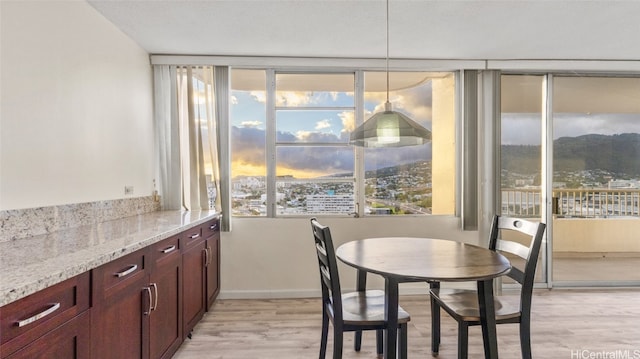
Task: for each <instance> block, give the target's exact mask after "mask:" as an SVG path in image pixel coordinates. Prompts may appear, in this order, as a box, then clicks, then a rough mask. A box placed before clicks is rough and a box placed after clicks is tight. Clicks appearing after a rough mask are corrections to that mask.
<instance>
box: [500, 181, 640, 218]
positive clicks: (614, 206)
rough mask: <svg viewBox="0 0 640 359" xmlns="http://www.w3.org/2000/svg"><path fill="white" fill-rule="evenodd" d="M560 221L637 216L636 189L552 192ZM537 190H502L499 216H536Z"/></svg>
mask: <svg viewBox="0 0 640 359" xmlns="http://www.w3.org/2000/svg"><path fill="white" fill-rule="evenodd" d="M553 197H554V200H555V201H557V202H556V203H557V204H556V207H557V208H556V212H557V213H556V214H557V216H558V217H560V218H621V217H640V213H639V211H638V209H639V207H640V189H636V188H634V189H630V188H626V189H582V188H580V189H568V188H565V189H554V190H553ZM541 198H542V194H541V192H540V189H536V188H533V189H527V188H503V189H502V214H504V215H509V216H517V217H529V218H535V217H540V213H541V212H540V211H541V203H542V199H541Z"/></svg>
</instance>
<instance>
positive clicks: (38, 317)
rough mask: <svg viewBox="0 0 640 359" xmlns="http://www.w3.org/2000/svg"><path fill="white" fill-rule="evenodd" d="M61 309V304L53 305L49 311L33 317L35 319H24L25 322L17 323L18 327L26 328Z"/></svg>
mask: <svg viewBox="0 0 640 359" xmlns="http://www.w3.org/2000/svg"><path fill="white" fill-rule="evenodd" d="M59 308H60V303H55V304H52V305H51V307H49V308H48V309H46V310H44V311H42V312H40V313H38V314H36V315H34V316H33V317H31V318H27V319H24V320H20V321H17V322H16V325H17V326H18V327H19V328H20V327H24V326H25V325H28V324H31V323H33V322H35V321H37V320H40V319H42V318H44V317H46V316H47V315H49V314H51V313H53V312H55V311H56V310H58V309H59Z"/></svg>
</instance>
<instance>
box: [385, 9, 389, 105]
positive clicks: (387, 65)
mask: <svg viewBox="0 0 640 359" xmlns="http://www.w3.org/2000/svg"><path fill="white" fill-rule="evenodd" d="M386 67H387V103H389V0H387V62H386ZM385 107H387V105H385Z"/></svg>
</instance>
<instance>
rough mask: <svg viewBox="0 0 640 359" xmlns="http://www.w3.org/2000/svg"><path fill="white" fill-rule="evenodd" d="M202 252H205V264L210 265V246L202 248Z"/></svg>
mask: <svg viewBox="0 0 640 359" xmlns="http://www.w3.org/2000/svg"><path fill="white" fill-rule="evenodd" d="M202 253H203V254H204V266H205V267H206V266H208V265H209V250H208V248H203V249H202Z"/></svg>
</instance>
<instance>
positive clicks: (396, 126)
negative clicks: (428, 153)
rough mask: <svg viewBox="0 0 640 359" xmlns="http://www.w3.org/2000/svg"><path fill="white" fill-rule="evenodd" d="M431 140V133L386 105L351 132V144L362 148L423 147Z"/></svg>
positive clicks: (388, 104) (389, 105)
mask: <svg viewBox="0 0 640 359" xmlns="http://www.w3.org/2000/svg"><path fill="white" fill-rule="evenodd" d="M430 140H431V131H429V130H427V129H426V128H424V127H422V126H420V125H419V124H418V123H416V122H415V121H413V120H412V119H410V118H409V117H407V116H405V115H404V114H402V113H400V112H396V111H391V103H389V101H387V102H386V103H385V111H384V112H378V113H376V114H375V115H373V116H372V117H371V118H370V119H368V120H367V121H365V122H364V123H363V124H362V125H360V126H358V128H356V129H355V131H353V132H351V137H350V140H349V143H351V144H352V145H356V146H360V147H402V146H415V145H422V144H425V143H427V142H429V141H430Z"/></svg>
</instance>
